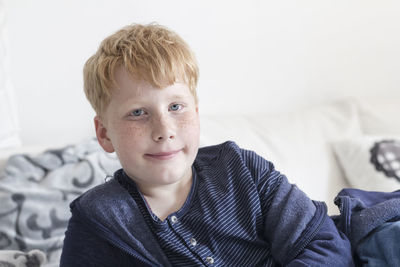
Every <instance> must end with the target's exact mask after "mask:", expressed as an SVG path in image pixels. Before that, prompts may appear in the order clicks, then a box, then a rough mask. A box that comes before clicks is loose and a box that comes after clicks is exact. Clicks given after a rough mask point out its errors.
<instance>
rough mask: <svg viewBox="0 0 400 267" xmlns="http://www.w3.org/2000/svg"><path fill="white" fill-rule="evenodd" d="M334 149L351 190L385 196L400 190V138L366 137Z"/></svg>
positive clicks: (336, 145)
mask: <svg viewBox="0 0 400 267" xmlns="http://www.w3.org/2000/svg"><path fill="white" fill-rule="evenodd" d="M333 147H334V151H335V153H336V155H337V158H338V160H339V162H340V164H341V166H342V168H343V170H344V173H345V175H346V178H347V180H348V182H349V184H350V185H351V186H352V187H355V188H359V189H363V190H368V191H384V192H391V191H395V190H399V189H400V136H399V137H397V138H396V137H378V136H363V137H360V138H351V139H346V140H342V141H340V142H337V143H334V144H333Z"/></svg>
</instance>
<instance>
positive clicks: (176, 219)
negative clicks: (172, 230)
mask: <svg viewBox="0 0 400 267" xmlns="http://www.w3.org/2000/svg"><path fill="white" fill-rule="evenodd" d="M171 221H172V223H177V222H178V218H177V217H176V216H175V215H174V216H171Z"/></svg>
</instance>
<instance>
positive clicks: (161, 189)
mask: <svg viewBox="0 0 400 267" xmlns="http://www.w3.org/2000/svg"><path fill="white" fill-rule="evenodd" d="M192 183H193V178H192V171H191V170H190V172H189V173H188V175H185V177H184V178H183V179H181V180H179V181H178V182H176V183H174V184H168V185H158V186H151V185H148V186H143V185H138V187H139V189H140V191H141V192H142V194H143V196H144V198H145V199H146V201H147V204H148V205H149V206H150V208H151V210H152V212H153V213H154V214H155V215H157V217H158V218H160V219H161V220H162V221H163V220H165V218H167V217H168V216H169V215H170V214H171V213H173V212H176V211H178V210H179V209H180V208H181V207H182V206H183V204H184V203H185V201H186V199H187V197H188V195H189V192H190V189H191V187H192Z"/></svg>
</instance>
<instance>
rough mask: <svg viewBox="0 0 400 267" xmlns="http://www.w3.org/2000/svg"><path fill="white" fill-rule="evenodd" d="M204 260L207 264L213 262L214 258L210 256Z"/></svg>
mask: <svg viewBox="0 0 400 267" xmlns="http://www.w3.org/2000/svg"><path fill="white" fill-rule="evenodd" d="M206 260H207V261H208V263H209V264H214V259H213V258H212V257H207V258H206Z"/></svg>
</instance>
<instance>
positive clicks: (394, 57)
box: [4, 0, 400, 145]
mask: <svg viewBox="0 0 400 267" xmlns="http://www.w3.org/2000/svg"><path fill="white" fill-rule="evenodd" d="M4 2H5V5H6V8H7V16H8V17H7V27H8V34H9V36H8V39H9V43H8V45H9V49H8V51H9V53H10V54H9V59H10V73H11V79H12V82H13V87H14V89H15V94H16V96H17V107H18V114H19V120H20V128H21V138H22V142H23V144H24V145H42V144H53V143H70V142H76V141H79V140H80V139H81V137H82V135H83V133H87V135H91V134H94V131H93V130H92V128H93V125H92V124H93V123H92V117H93V115H94V114H93V112H92V111H91V107H90V106H89V104H88V103H87V102H86V99H85V97H84V94H83V91H82V74H81V73H82V66H83V64H84V62H85V60H86V59H87V58H88V57H89V56H90V55H91V54H93V53H94V52H95V50H96V48H97V46H98V44H99V42H100V41H101V40H102V39H103V38H105V37H106V36H107V35H109V34H111V33H112V32H114V31H116V30H117V29H119V28H120V27H122V26H124V25H126V24H129V23H132V22H139V23H148V22H152V21H157V22H159V23H160V24H164V25H166V26H168V27H170V28H172V29H174V30H175V31H176V32H178V33H179V34H180V35H181V36H182V37H183V38H184V39H185V40H186V41H187V42H188V43H189V44H190V45H191V46H192V48H193V50H194V51H195V53H196V54H197V57H198V61H199V64H200V73H201V76H200V83H199V88H198V90H199V96H200V110H201V112H203V113H215V112H218V113H221V112H223V113H225V112H246V113H249V112H254V111H281V110H287V109H294V108H299V107H303V106H306V105H309V104H314V103H319V102H326V101H328V100H331V99H338V98H343V97H346V96H353V95H360V94H362V95H368V96H371V95H372V96H373V95H377V94H397V95H399V91H400V88H399V87H400V75H399V74H400V49H399V47H400V34H399V32H400V2H399V1H385V0H383V1H372V0H363V1H361V0H360V1H350V0H348V1H341V0H336V1H318V0H314V1H307V0H305V1H294V0H289V1H263V0H246V1H244V0H241V1H233V0H224V1H216V0H203V1H191V0H181V1H179V0H168V1H163V0H158V1H157V0H141V1H139V0H131V1H129V0H108V1H107V0H86V1H83V0H36V1H32V0H4Z"/></svg>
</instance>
